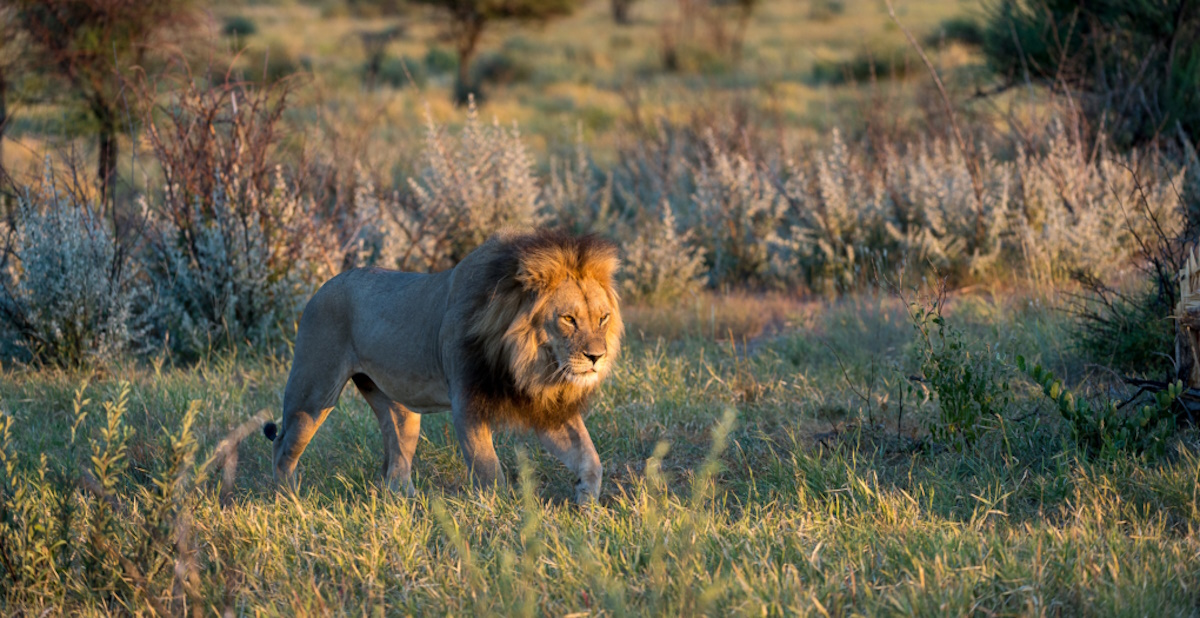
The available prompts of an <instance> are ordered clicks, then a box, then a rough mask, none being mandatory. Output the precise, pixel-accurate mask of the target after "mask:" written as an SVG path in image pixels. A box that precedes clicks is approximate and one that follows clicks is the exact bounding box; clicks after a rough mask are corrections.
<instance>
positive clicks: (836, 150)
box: [776, 130, 895, 293]
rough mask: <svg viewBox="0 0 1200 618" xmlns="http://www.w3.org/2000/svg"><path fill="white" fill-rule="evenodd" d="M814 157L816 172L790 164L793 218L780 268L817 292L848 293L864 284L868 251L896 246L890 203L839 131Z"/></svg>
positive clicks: (790, 194)
mask: <svg viewBox="0 0 1200 618" xmlns="http://www.w3.org/2000/svg"><path fill="white" fill-rule="evenodd" d="M813 159H814V160H815V170H813V171H814V173H812V174H806V173H805V171H804V170H803V169H801V168H800V167H799V166H798V165H796V164H795V163H791V164H790V165H789V167H790V172H789V174H790V178H789V179H788V182H787V185H786V189H787V195H788V199H790V200H791V201H792V203H793V204H794V205H795V208H794V211H795V218H794V220H793V222H792V224H791V229H790V234H789V235H788V237H787V239H786V240H784V241H783V244H784V245H785V246H786V247H787V251H785V252H781V253H779V254H778V255H777V258H776V259H777V260H779V265H778V266H777V268H778V269H779V270H783V271H794V272H796V273H797V274H798V275H800V276H802V277H803V279H804V280H805V281H806V282H807V283H808V284H809V285H810V286H811V287H813V288H815V289H819V290H823V291H825V292H829V293H832V292H836V291H841V290H848V289H851V288H853V287H854V286H855V285H857V284H858V283H860V282H861V276H862V274H863V273H862V267H863V264H864V258H866V257H867V255H868V254H869V253H871V252H875V251H880V252H882V251H886V250H887V249H888V248H895V247H894V244H895V243H894V242H893V238H892V237H891V235H890V234H889V233H888V225H889V223H890V221H891V220H892V212H891V209H890V206H891V205H890V203H888V202H887V201H886V199H885V197H884V195H883V186H882V184H880V183H879V182H878V181H877V180H876V181H873V180H872V179H871V178H870V177H869V176H868V175H867V174H866V173H865V170H864V169H863V167H862V166H861V164H860V162H859V161H857V160H856V159H854V158H853V157H852V156H851V154H850V150H849V148H847V146H846V143H845V142H844V141H843V140H842V137H841V134H840V133H839V132H838V131H837V130H834V132H833V141H832V144H831V145H830V147H829V150H828V151H826V152H824V153H816V154H815V155H814V156H813Z"/></svg>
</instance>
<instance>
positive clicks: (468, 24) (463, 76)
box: [454, 15, 484, 105]
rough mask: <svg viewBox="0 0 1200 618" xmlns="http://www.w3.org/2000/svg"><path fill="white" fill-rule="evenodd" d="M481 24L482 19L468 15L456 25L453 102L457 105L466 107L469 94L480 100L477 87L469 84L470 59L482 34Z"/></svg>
mask: <svg viewBox="0 0 1200 618" xmlns="http://www.w3.org/2000/svg"><path fill="white" fill-rule="evenodd" d="M483 23H484V21H483V18H482V17H480V16H478V15H470V16H466V17H464V18H462V19H461V20H460V22H459V24H458V27H459V28H460V30H459V32H458V36H457V37H455V38H456V39H457V41H456V44H457V46H458V79H457V81H456V82H455V84H454V102H455V104H457V105H466V104H467V101H468V99H469V98H470V95H471V94H474V95H475V100H476V101H478V100H479V99H480V95H479V93H478V92H475V90H477V89H478V85H477V84H473V83H471V58H473V57H474V56H475V48H476V47H477V46H478V45H479V37H480V35H481V34H483Z"/></svg>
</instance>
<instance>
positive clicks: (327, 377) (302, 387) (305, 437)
mask: <svg viewBox="0 0 1200 618" xmlns="http://www.w3.org/2000/svg"><path fill="white" fill-rule="evenodd" d="M347 379H348V378H347V377H346V375H345V373H339V372H335V371H328V372H321V373H318V374H316V377H313V378H312V379H309V376H303V375H296V373H295V371H293V373H292V375H291V376H289V377H288V383H287V386H286V387H285V388H284V392H283V423H282V424H281V426H280V427H279V428H278V430H277V431H278V435H276V436H275V438H274V439H273V440H274V442H275V448H274V456H273V460H274V464H275V480H276V482H279V483H281V484H282V485H284V486H286V487H290V488H294V486H295V472H296V462H297V461H298V460H299V459H300V455H302V454H303V453H304V449H305V448H306V447H307V446H308V443H309V442H310V441H312V438H313V435H314V434H316V433H317V430H318V429H320V428H321V423H324V422H325V419H326V418H327V417H328V416H329V412H330V411H331V410H333V406H334V405H336V404H337V401H338V397H339V396H341V394H342V387H344V386H345V385H346V380H347ZM268 437H270V436H268Z"/></svg>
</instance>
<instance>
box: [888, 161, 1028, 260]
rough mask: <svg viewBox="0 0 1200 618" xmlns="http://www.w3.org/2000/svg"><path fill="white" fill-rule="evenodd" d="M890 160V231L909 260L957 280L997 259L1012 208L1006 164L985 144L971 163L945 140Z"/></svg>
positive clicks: (1009, 175) (1010, 176)
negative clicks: (992, 153)
mask: <svg viewBox="0 0 1200 618" xmlns="http://www.w3.org/2000/svg"><path fill="white" fill-rule="evenodd" d="M886 161H887V163H886V165H887V182H886V186H887V189H886V191H887V192H886V194H887V195H888V196H890V198H891V199H892V200H893V206H892V207H893V208H894V214H893V222H892V224H891V225H890V226H889V228H888V231H889V233H890V234H891V235H892V237H893V239H894V240H895V241H896V242H897V243H899V244H900V247H901V250H902V251H903V252H904V253H905V254H906V255H907V256H908V257H909V258H910V259H913V260H915V261H917V262H918V263H922V264H924V263H929V264H931V265H932V266H934V267H935V268H936V269H937V270H938V272H939V273H940V274H941V275H942V276H945V277H949V278H950V279H951V280H952V281H954V282H962V281H963V280H964V279H966V278H967V277H973V276H978V275H980V274H982V273H983V272H985V271H986V270H988V269H989V268H991V267H992V266H993V265H994V264H995V263H996V261H997V259H998V258H999V257H1000V251H1001V248H1002V241H1001V237H1002V235H1003V234H1004V233H1005V232H1006V231H1007V229H1006V228H1007V224H1008V217H1009V213H1010V211H1011V208H1012V205H1011V203H1010V197H1011V184H1012V180H1013V178H1012V172H1011V170H1010V169H1009V167H1008V166H1007V165H1003V164H1000V163H998V162H996V161H995V160H994V159H992V157H991V155H990V153H989V152H988V150H987V148H981V149H980V152H979V153H978V154H977V155H976V157H975V160H974V161H970V160H968V159H967V156H966V155H964V154H963V153H962V152H961V151H960V150H959V149H958V148H957V147H956V146H954V145H953V144H951V143H948V142H946V141H942V140H935V141H932V142H925V143H922V144H920V145H910V146H909V148H908V152H906V153H905V154H904V156H900V155H898V154H897V153H896V152H894V151H892V152H889V153H888V156H887V158H886ZM972 166H974V169H975V174H976V175H977V178H978V187H976V180H975V179H973V178H972V170H971V167H972Z"/></svg>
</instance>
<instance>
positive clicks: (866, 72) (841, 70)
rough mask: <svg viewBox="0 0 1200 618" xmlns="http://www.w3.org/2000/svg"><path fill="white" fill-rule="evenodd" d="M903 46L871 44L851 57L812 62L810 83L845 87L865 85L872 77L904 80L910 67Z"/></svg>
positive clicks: (905, 49)
mask: <svg viewBox="0 0 1200 618" xmlns="http://www.w3.org/2000/svg"><path fill="white" fill-rule="evenodd" d="M907 53H908V49H907V48H904V47H883V46H878V45H870V46H867V47H866V48H864V49H862V50H860V51H858V52H857V53H855V54H854V55H853V56H851V57H850V58H846V59H839V60H832V59H818V60H817V61H816V62H814V63H813V66H812V75H811V79H810V81H811V83H813V84H832V85H838V84H846V83H850V82H866V81H869V80H870V79H871V78H872V77H876V78H880V79H883V78H895V79H903V78H904V77H905V76H907V75H908V71H909V69H910V68H911V67H910V66H909V62H908V59H907V56H906V55H907Z"/></svg>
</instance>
